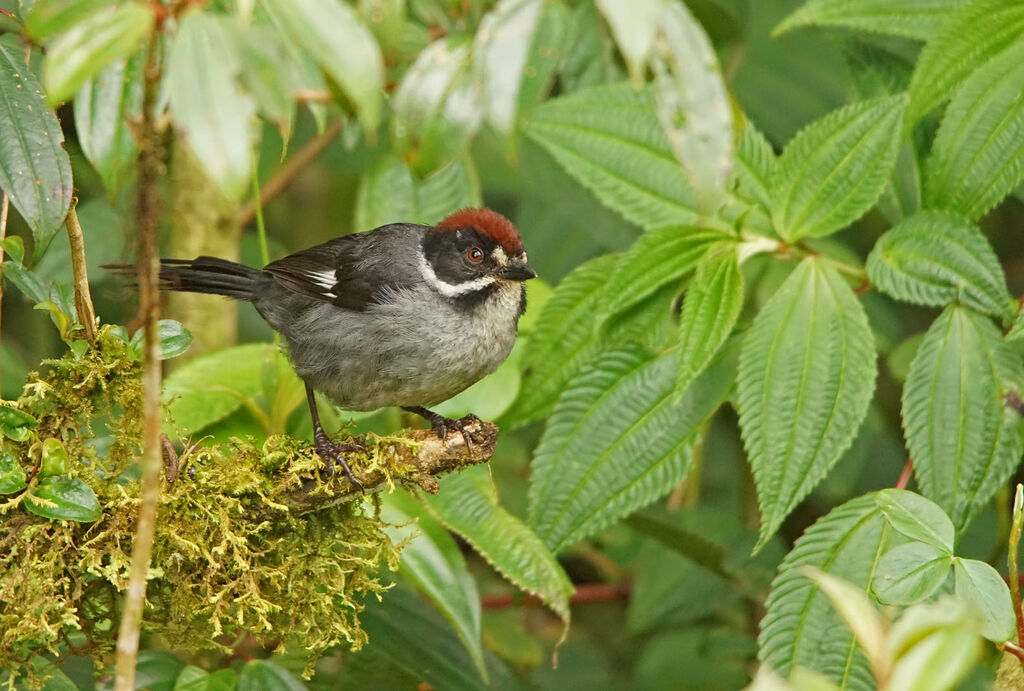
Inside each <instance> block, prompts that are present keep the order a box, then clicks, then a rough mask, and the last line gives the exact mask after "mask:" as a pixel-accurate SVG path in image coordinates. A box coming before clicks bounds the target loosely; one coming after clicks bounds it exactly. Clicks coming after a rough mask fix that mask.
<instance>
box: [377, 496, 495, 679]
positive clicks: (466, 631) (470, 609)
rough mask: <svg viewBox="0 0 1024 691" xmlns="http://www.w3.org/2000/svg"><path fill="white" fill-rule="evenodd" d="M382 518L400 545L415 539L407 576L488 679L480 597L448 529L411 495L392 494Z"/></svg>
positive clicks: (407, 555) (405, 558)
mask: <svg viewBox="0 0 1024 691" xmlns="http://www.w3.org/2000/svg"><path fill="white" fill-rule="evenodd" d="M382 516H383V518H384V520H385V521H387V522H388V523H391V524H393V525H392V526H391V527H388V528H387V532H388V535H389V536H390V537H391V540H392V542H394V543H395V544H396V545H397V544H400V543H401V542H403V541H404V540H406V539H408V538H409V537H411V536H415V537H413V539H412V541H411V542H409V543H408V544H406V546H405V547H404V548H403V549H402V561H401V571H402V573H403V575H405V577H406V578H408V579H409V580H410V581H411V582H412V583H413V584H414V585H415V586H416V587H417V588H418V589H419V590H420V591H421V592H423V594H425V595H426V596H427V597H429V598H430V599H431V600H432V601H433V602H434V604H435V605H437V608H438V609H440V610H441V613H442V614H444V615H445V617H446V618H447V619H448V621H449V622H451V625H452V626H453V627H454V628H455V632H456V633H457V634H458V636H459V639H460V640H461V641H462V643H463V645H465V646H466V651H467V652H468V653H469V656H470V658H471V659H472V660H473V664H474V665H476V668H477V672H479V674H480V676H481V677H482V678H483V679H487V666H486V665H485V664H484V650H483V645H482V643H481V641H480V594H479V593H478V592H477V589H476V582H475V581H474V580H473V577H472V576H470V575H469V571H468V570H467V569H466V560H465V559H464V558H463V556H462V552H460V551H459V546H458V545H456V544H455V540H453V539H452V537H451V535H449V534H448V531H446V530H445V529H444V526H442V525H441V524H440V523H438V522H437V520H435V519H434V518H433V517H432V516H431V515H430V514H429V513H428V511H427V509H426V508H425V507H423V506H421V505H420V504H419V503H418V502H416V500H415V499H413V498H412V497H410V496H409V495H407V494H404V493H394V494H391V495H389V496H388V497H387V498H386V499H385V503H384V511H383V513H382ZM402 524H405V525H402Z"/></svg>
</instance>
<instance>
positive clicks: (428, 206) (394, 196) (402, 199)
mask: <svg viewBox="0 0 1024 691" xmlns="http://www.w3.org/2000/svg"><path fill="white" fill-rule="evenodd" d="M479 205H480V183H479V181H478V180H477V178H476V171H475V170H474V168H473V162H472V159H470V158H469V157H468V156H461V157H459V158H456V159H454V160H452V161H450V162H449V163H448V164H447V165H445V166H444V167H442V168H441V169H439V170H436V171H434V172H433V173H431V174H430V175H429V176H428V177H427V178H426V179H424V180H420V179H418V178H417V177H416V175H415V174H414V173H413V171H412V170H410V168H409V166H408V165H407V164H406V163H405V161H403V160H402V159H400V158H398V157H397V156H383V157H381V158H379V159H377V160H376V161H375V162H374V163H373V164H372V165H371V166H370V167H369V168H368V169H367V170H366V172H365V173H363V177H362V179H361V180H360V181H359V191H358V192H357V194H356V210H355V226H356V227H357V228H376V227H377V226H381V225H384V224H386V223H394V222H396V221H406V222H419V223H437V222H439V221H440V220H441V219H442V218H444V217H445V216H447V215H448V214H449V213H451V212H452V211H453V210H455V209H461V208H465V207H468V206H479Z"/></svg>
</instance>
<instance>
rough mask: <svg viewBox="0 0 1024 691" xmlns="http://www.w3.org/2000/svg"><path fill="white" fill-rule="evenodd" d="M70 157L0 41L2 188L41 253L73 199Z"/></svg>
mask: <svg viewBox="0 0 1024 691" xmlns="http://www.w3.org/2000/svg"><path fill="white" fill-rule="evenodd" d="M71 184H72V183H71V159H69V158H68V154H67V152H66V151H65V150H64V133H63V131H61V127H60V122H58V121H57V116H56V115H54V113H53V110H52V109H51V108H50V106H49V105H48V104H47V102H46V98H45V97H44V96H43V88H42V87H41V86H40V85H39V82H38V81H37V80H36V78H35V75H33V74H32V73H31V72H30V71H29V69H28V67H26V65H25V57H24V54H23V53H20V52H15V51H12V50H11V49H10V48H9V47H8V46H7V45H3V44H0V190H3V192H4V193H6V194H7V196H8V197H10V200H11V203H12V204H13V205H14V208H15V209H17V210H18V213H20V214H21V216H22V218H24V219H25V222H26V223H28V226H29V228H31V229H32V238H33V240H35V251H34V253H33V254H34V258H35V259H36V260H38V259H39V258H40V257H42V256H43V252H45V251H46V248H47V246H49V244H50V240H51V239H53V236H54V234H55V233H56V232H57V230H58V229H59V228H60V225H61V224H62V223H63V222H64V217H65V216H66V215H67V213H68V207H69V206H70V205H71V194H72V188H71Z"/></svg>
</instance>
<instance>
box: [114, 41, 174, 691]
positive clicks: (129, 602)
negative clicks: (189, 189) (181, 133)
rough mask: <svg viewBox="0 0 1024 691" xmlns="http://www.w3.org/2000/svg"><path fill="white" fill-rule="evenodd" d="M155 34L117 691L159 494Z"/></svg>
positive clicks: (124, 684) (145, 138)
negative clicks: (138, 431)
mask: <svg viewBox="0 0 1024 691" xmlns="http://www.w3.org/2000/svg"><path fill="white" fill-rule="evenodd" d="M158 45H159V41H158V36H157V34H156V33H154V34H153V35H151V36H150V40H149V51H148V56H147V59H146V67H145V72H144V84H145V86H144V90H143V98H142V116H141V118H140V123H139V127H138V132H139V142H138V143H139V169H138V183H137V189H136V207H135V215H136V216H135V221H136V230H137V232H138V236H139V263H138V274H139V302H140V311H141V312H142V314H143V315H144V317H145V341H144V342H145V347H144V351H143V357H142V387H143V396H142V415H143V434H142V449H143V451H142V458H141V465H142V498H141V503H140V506H139V519H138V523H137V524H136V528H135V536H134V538H133V540H132V558H131V564H130V566H129V572H128V573H129V578H128V589H127V592H126V593H125V598H124V610H123V613H122V616H121V625H120V629H119V631H118V638H117V665H116V668H115V678H114V689H115V691H132V689H134V688H135V659H136V656H137V654H138V651H139V629H140V627H141V625H142V612H143V607H144V605H145V602H146V574H147V573H148V571H149V560H150V556H151V554H152V551H153V532H154V529H155V527H156V513H157V500H158V499H159V496H160V469H161V444H160V340H159V333H158V327H157V322H158V320H159V318H160V300H159V293H158V288H157V277H158V274H159V271H160V258H159V237H158V235H157V231H158V212H159V189H158V185H159V182H160V167H161V160H162V151H161V143H160V139H159V135H158V133H157V131H156V123H155V121H154V118H153V107H154V105H155V103H156V94H157V87H158V85H159V80H160V67H159V63H158V62H157V59H158V55H159V51H158Z"/></svg>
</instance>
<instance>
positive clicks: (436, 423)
mask: <svg viewBox="0 0 1024 691" xmlns="http://www.w3.org/2000/svg"><path fill="white" fill-rule="evenodd" d="M406 410H408V411H409V412H411V413H416V414H417V415H420V416H422V417H423V418H425V419H426V420H427V422H429V423H430V427H431V429H433V430H434V432H436V433H437V436H439V437H441V441H447V440H448V432H449V430H458V432H459V434H461V435H462V440H463V441H464V442H466V450H467V451H469V452H470V453H472V452H473V438H472V436H471V435H470V433H469V430H467V429H466V427H467V426H469V425H471V424H472V423H474V422H480V418H478V417H477V416H476V415H474V414H473V413H469V414H468V415H464V416H462V417H460V418H458V419H455V418H450V417H445V416H443V415H438V414H437V413H435V412H434V411H432V410H427V409H426V408H421V407H416V408H406Z"/></svg>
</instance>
